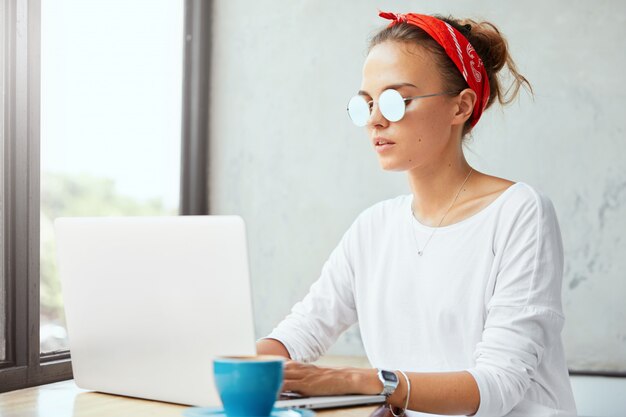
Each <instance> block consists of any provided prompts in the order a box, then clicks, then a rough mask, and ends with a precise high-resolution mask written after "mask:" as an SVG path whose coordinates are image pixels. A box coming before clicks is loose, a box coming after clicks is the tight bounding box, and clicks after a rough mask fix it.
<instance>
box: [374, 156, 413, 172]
mask: <svg viewBox="0 0 626 417" xmlns="http://www.w3.org/2000/svg"><path fill="white" fill-rule="evenodd" d="M379 163H380V167H381V168H382V169H383V170H384V171H390V172H404V171H407V170H408V169H409V167H407V166H405V165H403V164H400V163H399V162H398V161H385V160H382V159H381V160H379Z"/></svg>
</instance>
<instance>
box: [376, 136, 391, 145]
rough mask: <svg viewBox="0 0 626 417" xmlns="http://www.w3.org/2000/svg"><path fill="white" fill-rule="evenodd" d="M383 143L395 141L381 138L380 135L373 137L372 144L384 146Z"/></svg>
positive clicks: (389, 143) (387, 143)
mask: <svg viewBox="0 0 626 417" xmlns="http://www.w3.org/2000/svg"><path fill="white" fill-rule="evenodd" d="M384 145H395V142H394V141H391V140H389V139H385V138H381V137H376V138H374V146H384Z"/></svg>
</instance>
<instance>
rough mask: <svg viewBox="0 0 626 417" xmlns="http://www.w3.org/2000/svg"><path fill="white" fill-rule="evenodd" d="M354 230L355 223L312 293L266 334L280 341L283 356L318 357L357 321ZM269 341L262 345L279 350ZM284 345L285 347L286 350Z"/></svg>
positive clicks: (334, 252)
mask: <svg viewBox="0 0 626 417" xmlns="http://www.w3.org/2000/svg"><path fill="white" fill-rule="evenodd" d="M354 233H355V232H354V225H353V226H352V227H351V228H350V229H349V230H348V231H347V232H346V233H345V234H344V236H343V238H342V239H341V241H340V242H339V245H338V246H337V247H336V248H335V250H333V252H332V253H331V255H330V257H329V259H328V260H327V261H326V263H325V264H324V267H323V268H322V273H321V276H320V277H319V279H318V280H317V281H316V282H315V283H314V284H313V285H312V286H311V288H310V290H309V292H308V294H307V295H306V296H305V297H304V299H303V300H302V301H300V302H298V303H296V304H295V305H294V306H293V308H292V310H291V314H289V315H288V316H287V317H286V318H285V319H284V320H282V321H281V322H280V323H279V324H278V326H276V328H275V329H274V330H273V331H272V332H271V333H270V334H269V335H267V336H266V339H273V340H274V341H276V342H277V343H280V345H281V346H279V347H278V349H279V351H280V352H282V354H283V356H285V357H289V358H291V359H294V360H297V361H301V362H310V361H314V360H316V359H317V358H319V357H320V356H322V355H323V354H324V352H326V350H327V349H328V347H329V346H330V345H332V344H333V343H334V342H335V340H336V339H337V337H339V335H340V334H341V333H343V331H344V330H346V329H347V328H348V327H350V326H351V325H352V324H354V323H355V322H356V321H357V314H356V306H355V300H354V288H353V281H354V272H353V269H352V264H351V261H350V258H351V256H350V250H351V247H352V246H353V245H354V241H355V237H354ZM267 343H268V342H264V343H263V344H262V345H261V346H260V347H261V349H270V350H271V351H273V352H275V350H274V349H276V345H275V344H272V345H268V344H267ZM257 346H258V345H257ZM272 346H273V347H272ZM283 348H284V349H285V351H282V349H283ZM263 351H265V350H263Z"/></svg>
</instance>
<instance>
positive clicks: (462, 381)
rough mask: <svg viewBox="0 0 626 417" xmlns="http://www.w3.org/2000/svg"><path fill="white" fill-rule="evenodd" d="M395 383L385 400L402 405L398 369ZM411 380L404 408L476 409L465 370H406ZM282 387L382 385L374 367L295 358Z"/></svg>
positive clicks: (319, 391)
mask: <svg viewBox="0 0 626 417" xmlns="http://www.w3.org/2000/svg"><path fill="white" fill-rule="evenodd" d="M396 374H397V375H398V380H399V384H398V387H397V388H396V390H395V392H394V393H393V395H391V396H389V399H388V403H389V404H390V405H392V406H394V407H398V408H404V404H405V401H406V396H407V388H408V386H407V384H406V380H405V379H404V377H403V376H402V374H400V373H399V372H396ZM406 374H407V376H408V377H409V379H410V381H411V395H410V397H409V405H408V408H409V409H410V410H414V411H421V412H425V413H432V414H448V415H459V414H461V415H471V414H474V413H476V411H477V410H478V406H479V403H480V394H479V391H478V386H477V384H476V381H475V380H474V378H473V377H472V375H470V374H469V373H468V372H439V373H418V372H406ZM283 389H285V390H288V391H296V392H299V393H301V394H304V395H340V394H367V395H377V394H380V393H381V391H382V389H383V384H382V383H381V382H380V380H379V379H378V370H376V369H361V368H320V367H317V366H314V365H306V364H302V363H298V362H288V363H287V365H286V367H285V384H284V385H283Z"/></svg>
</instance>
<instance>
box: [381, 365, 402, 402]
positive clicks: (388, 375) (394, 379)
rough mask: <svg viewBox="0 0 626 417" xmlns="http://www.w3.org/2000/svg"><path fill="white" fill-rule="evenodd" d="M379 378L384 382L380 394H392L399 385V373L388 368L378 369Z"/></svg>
mask: <svg viewBox="0 0 626 417" xmlns="http://www.w3.org/2000/svg"><path fill="white" fill-rule="evenodd" d="M378 379H380V382H382V383H383V391H382V392H381V393H380V395H385V396H387V397H388V396H390V395H391V394H393V392H394V391H395V390H396V388H397V387H398V375H396V373H395V372H393V371H387V370H386V369H379V370H378Z"/></svg>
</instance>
